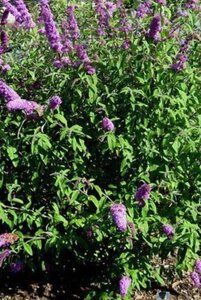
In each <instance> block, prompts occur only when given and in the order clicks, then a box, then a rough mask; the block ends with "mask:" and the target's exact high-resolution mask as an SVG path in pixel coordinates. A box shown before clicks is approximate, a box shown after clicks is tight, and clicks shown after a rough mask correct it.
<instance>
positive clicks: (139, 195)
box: [135, 183, 151, 206]
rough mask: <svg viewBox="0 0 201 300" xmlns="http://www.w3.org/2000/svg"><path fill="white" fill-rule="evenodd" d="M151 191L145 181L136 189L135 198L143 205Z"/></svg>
mask: <svg viewBox="0 0 201 300" xmlns="http://www.w3.org/2000/svg"><path fill="white" fill-rule="evenodd" d="M150 193H151V187H150V185H149V184H147V183H143V184H142V185H141V186H140V187H139V188H138V190H137V192H136V194H135V198H136V199H137V200H138V203H139V205H140V206H144V205H145V201H144V200H147V199H149V197H150Z"/></svg>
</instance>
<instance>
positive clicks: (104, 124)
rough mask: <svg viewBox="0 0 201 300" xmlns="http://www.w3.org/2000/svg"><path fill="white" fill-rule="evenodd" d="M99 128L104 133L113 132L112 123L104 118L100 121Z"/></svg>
mask: <svg viewBox="0 0 201 300" xmlns="http://www.w3.org/2000/svg"><path fill="white" fill-rule="evenodd" d="M101 127H102V128H103V129H104V130H106V131H113V130H114V124H113V122H112V121H111V120H110V119H109V118H107V117H105V118H104V119H103V120H102V123H101Z"/></svg>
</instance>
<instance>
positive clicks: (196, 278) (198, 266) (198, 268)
mask: <svg viewBox="0 0 201 300" xmlns="http://www.w3.org/2000/svg"><path fill="white" fill-rule="evenodd" d="M199 274H201V259H197V260H196V261H195V265H194V271H193V272H192V273H191V280H192V282H193V285H194V286H195V287H196V288H199V287H200V285H201V281H200V275H199Z"/></svg>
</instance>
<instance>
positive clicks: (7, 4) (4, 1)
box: [2, 0, 23, 24]
mask: <svg viewBox="0 0 201 300" xmlns="http://www.w3.org/2000/svg"><path fill="white" fill-rule="evenodd" d="M2 4H3V6H4V7H5V8H6V10H8V11H9V13H10V14H11V15H13V16H14V17H15V20H16V22H18V23H19V24H21V23H22V22H23V20H22V18H21V15H20V12H19V11H18V10H17V8H16V7H15V6H13V5H12V4H10V2H9V0H2Z"/></svg>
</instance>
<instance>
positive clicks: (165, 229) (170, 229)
mask: <svg viewBox="0 0 201 300" xmlns="http://www.w3.org/2000/svg"><path fill="white" fill-rule="evenodd" d="M163 232H164V234H165V235H166V236H167V237H168V239H170V240H171V239H172V238H173V235H174V229H173V227H172V226H171V225H169V224H163Z"/></svg>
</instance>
